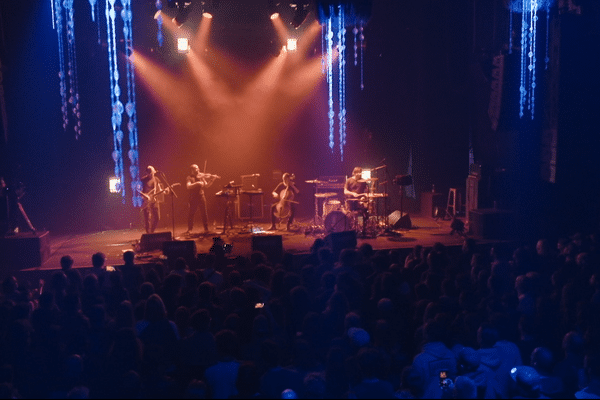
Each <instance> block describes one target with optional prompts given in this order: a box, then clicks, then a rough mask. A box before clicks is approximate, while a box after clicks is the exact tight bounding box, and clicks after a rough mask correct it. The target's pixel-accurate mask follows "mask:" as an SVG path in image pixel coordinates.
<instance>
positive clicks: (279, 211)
mask: <svg viewBox="0 0 600 400" xmlns="http://www.w3.org/2000/svg"><path fill="white" fill-rule="evenodd" d="M294 179H296V176H295V175H294V174H291V175H289V183H288V185H286V186H285V189H283V190H282V191H281V192H280V193H279V202H278V203H277V204H276V205H275V210H274V212H273V214H274V215H275V217H277V218H280V219H283V218H287V217H289V216H290V214H291V212H292V203H295V204H298V202H297V201H294V196H295V193H294V191H293V190H292V189H291V188H290V186H291V185H293V180H294Z"/></svg>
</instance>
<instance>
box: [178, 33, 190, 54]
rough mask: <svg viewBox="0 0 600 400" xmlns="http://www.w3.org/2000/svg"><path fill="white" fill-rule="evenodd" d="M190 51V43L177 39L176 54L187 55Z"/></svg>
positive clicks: (184, 39) (186, 40)
mask: <svg viewBox="0 0 600 400" xmlns="http://www.w3.org/2000/svg"><path fill="white" fill-rule="evenodd" d="M189 51H190V41H189V39H188V38H185V37H180V38H177V52H179V53H188V52H189Z"/></svg>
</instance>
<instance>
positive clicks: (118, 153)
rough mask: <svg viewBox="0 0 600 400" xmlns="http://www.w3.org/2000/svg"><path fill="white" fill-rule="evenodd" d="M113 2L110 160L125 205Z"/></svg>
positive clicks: (110, 6) (111, 2) (109, 19)
mask: <svg viewBox="0 0 600 400" xmlns="http://www.w3.org/2000/svg"><path fill="white" fill-rule="evenodd" d="M115 19H116V11H115V0H106V31H107V32H106V37H107V45H108V65H109V69H110V95H111V106H112V116H111V122H112V128H113V146H114V149H113V152H112V158H113V160H114V162H115V176H117V177H118V178H119V179H120V185H119V187H118V192H120V193H121V196H122V197H123V203H125V185H124V182H125V176H124V172H123V147H122V142H123V131H122V130H121V121H122V114H123V104H122V103H121V101H120V99H119V98H120V96H121V88H120V87H119V70H118V68H117V41H116V32H115Z"/></svg>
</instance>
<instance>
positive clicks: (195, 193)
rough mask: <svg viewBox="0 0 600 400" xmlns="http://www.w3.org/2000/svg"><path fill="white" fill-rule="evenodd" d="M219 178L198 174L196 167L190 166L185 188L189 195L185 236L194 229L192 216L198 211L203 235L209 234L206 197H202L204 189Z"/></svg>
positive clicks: (198, 170)
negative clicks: (202, 226)
mask: <svg viewBox="0 0 600 400" xmlns="http://www.w3.org/2000/svg"><path fill="white" fill-rule="evenodd" d="M218 178H220V177H219V176H217V175H211V174H207V173H203V172H200V168H198V165H196V164H192V165H190V174H189V175H188V176H187V178H186V182H185V187H186V188H187V190H188V194H189V213H188V230H187V232H185V235H189V234H191V233H192V229H193V228H194V215H195V214H196V211H197V210H198V209H200V215H201V217H202V224H203V225H204V233H205V234H208V233H210V231H209V229H208V211H207V209H206V197H205V196H204V188H208V187H210V186H211V185H212V184H213V183H214V182H215V179H218Z"/></svg>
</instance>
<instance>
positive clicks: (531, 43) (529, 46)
mask: <svg viewBox="0 0 600 400" xmlns="http://www.w3.org/2000/svg"><path fill="white" fill-rule="evenodd" d="M553 2H554V0H512V1H511V2H510V3H509V12H510V15H511V26H512V13H513V12H520V13H521V76H520V78H521V84H520V86H519V117H521V118H523V116H524V115H525V109H527V111H528V112H529V115H530V116H531V119H532V120H533V119H534V117H535V88H536V86H537V79H536V67H537V23H538V19H539V17H538V11H539V10H540V9H542V8H544V9H545V12H546V57H545V59H544V61H545V63H546V69H547V67H548V62H549V57H548V54H549V51H548V47H549V29H550V7H551V6H552V3H553ZM510 43H512V29H511V41H510ZM509 46H510V47H511V48H512V46H511V45H509ZM510 52H511V50H510V49H509V53H510Z"/></svg>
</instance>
